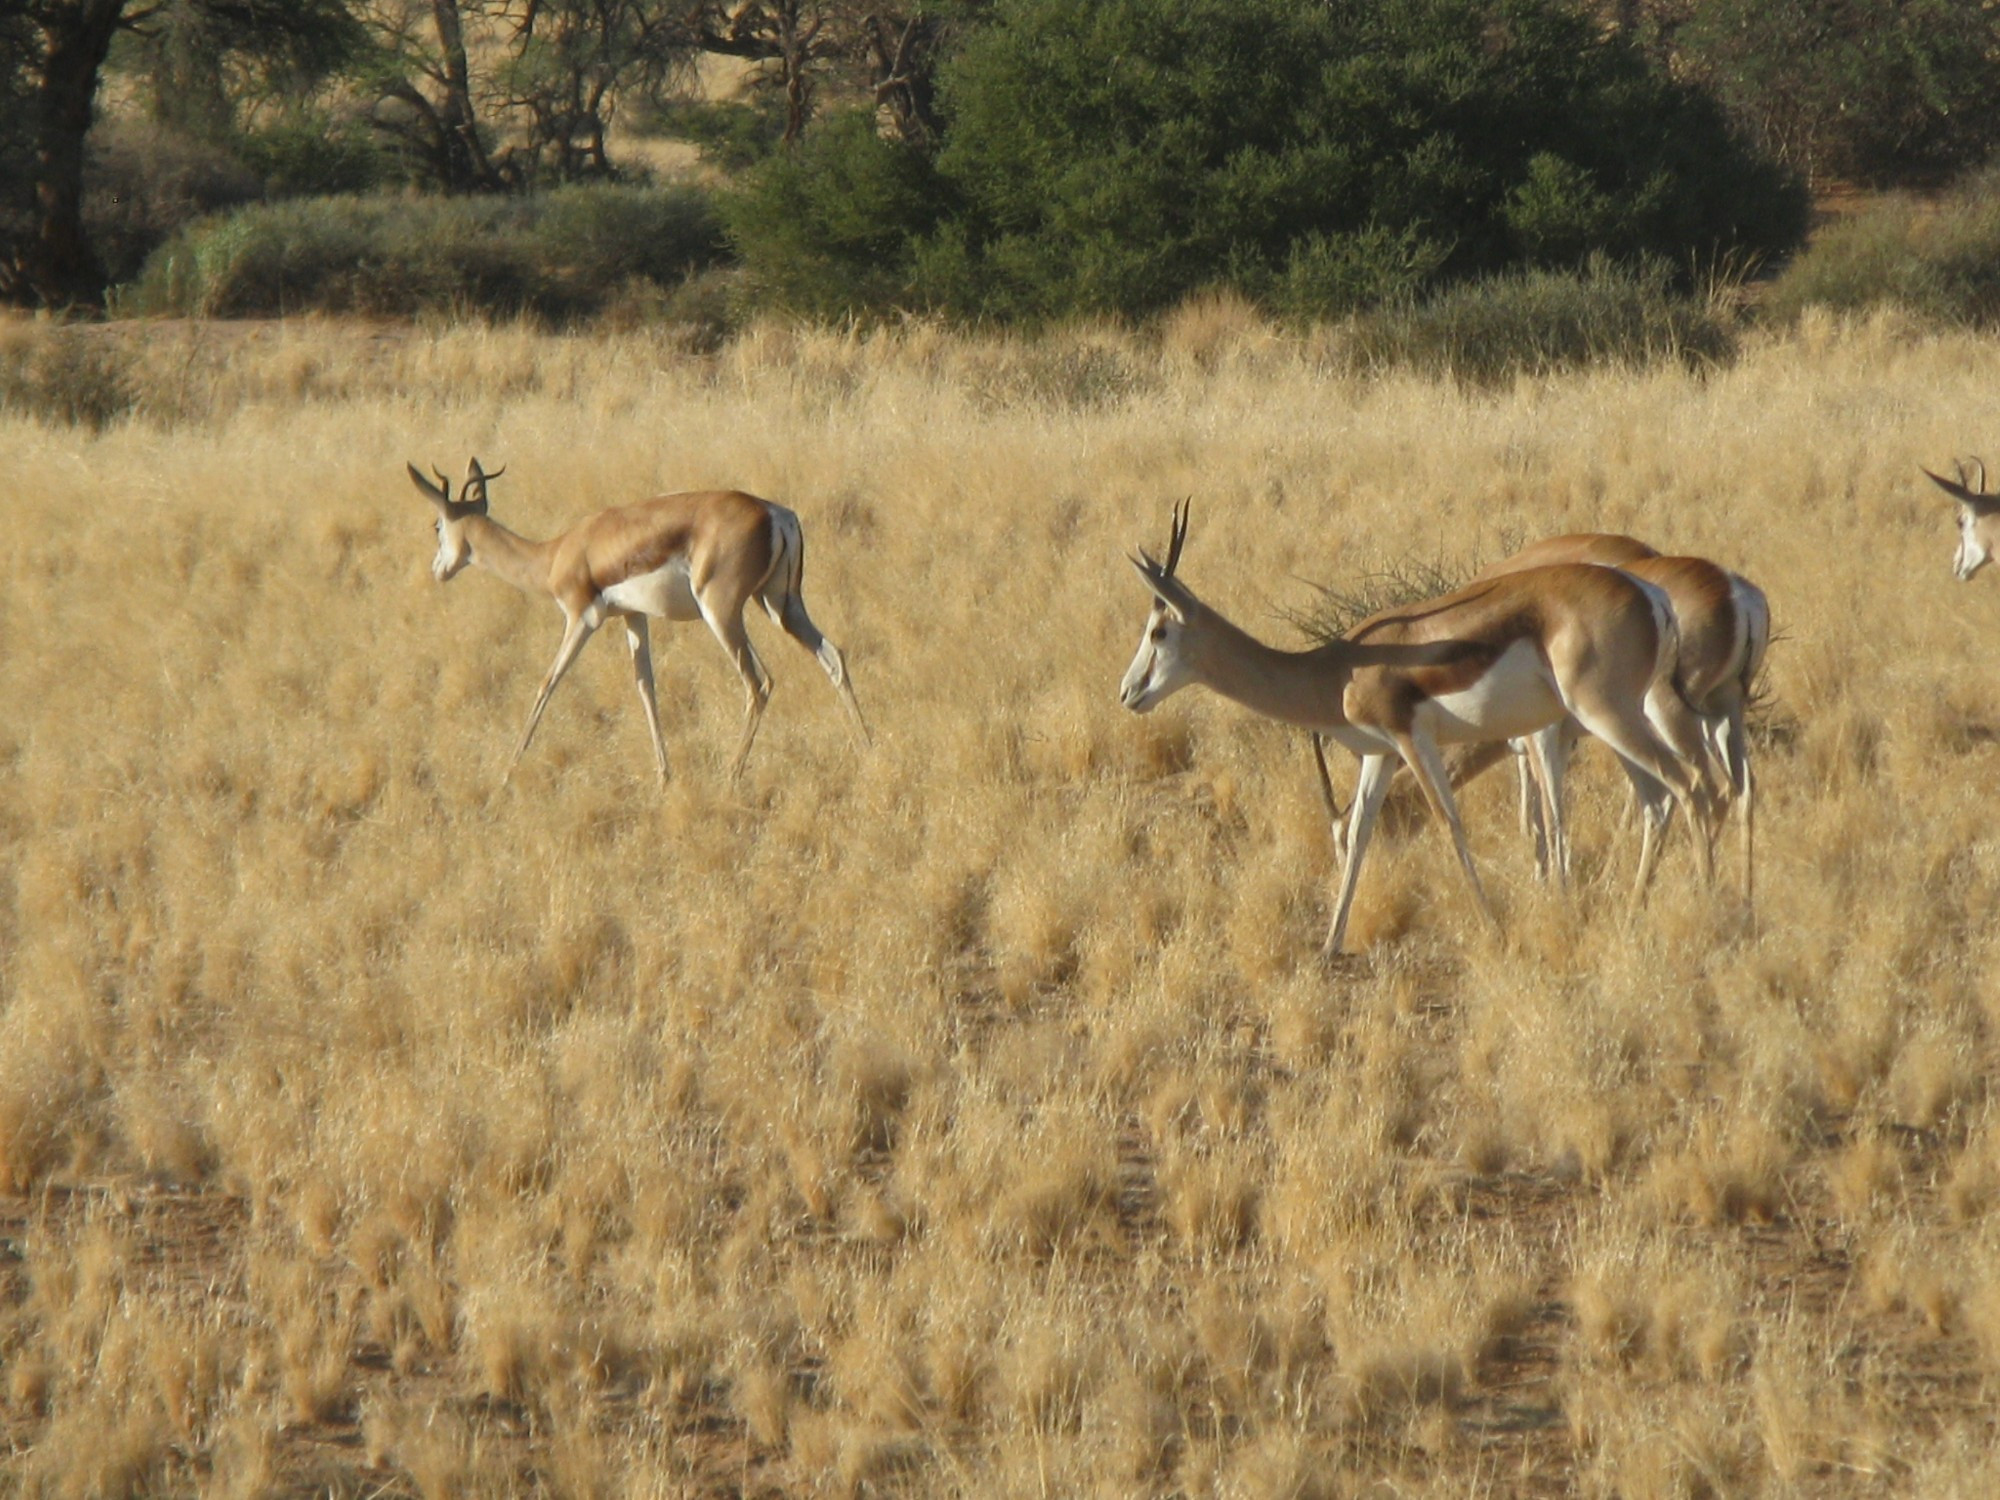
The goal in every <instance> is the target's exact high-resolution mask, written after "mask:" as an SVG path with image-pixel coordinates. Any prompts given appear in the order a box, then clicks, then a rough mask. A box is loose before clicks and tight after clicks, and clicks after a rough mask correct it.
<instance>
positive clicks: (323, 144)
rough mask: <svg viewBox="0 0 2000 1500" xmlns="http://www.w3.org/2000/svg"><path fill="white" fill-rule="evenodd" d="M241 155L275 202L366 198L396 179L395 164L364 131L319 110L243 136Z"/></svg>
mask: <svg viewBox="0 0 2000 1500" xmlns="http://www.w3.org/2000/svg"><path fill="white" fill-rule="evenodd" d="M238 151H239V153H240V154H241V156H242V158H243V162H244V165H245V166H246V167H248V168H249V169H250V170H251V171H252V172H255V173H256V174H257V176H258V177H260V178H261V179H262V180H263V184H264V192H265V194H266V195H267V196H269V197H272V198H311V197H324V196H327V195H329V194H334V193H365V192H367V191H368V190H369V189H370V188H373V187H379V186H382V185H383V184H384V183H386V182H387V181H389V179H390V178H391V176H392V175H393V161H392V158H391V157H390V156H389V154H388V153H387V152H386V151H384V150H383V148H382V145H381V143H380V142H379V141H378V140H377V139H376V138H375V137H374V135H373V134H372V133H371V132H370V131H369V130H368V128H367V127H366V126H365V125H363V124H361V123H360V122H358V121H352V120H339V119H334V118H332V117H330V116H328V115H325V114H321V113H319V112H318V111H314V110H303V109H302V110H296V111H293V112H291V113H289V114H287V115H285V116H284V117H283V118H281V119H279V120H277V121H275V122H274V123H272V124H271V125H269V126H266V127H263V128H260V129H255V130H250V131H246V132H244V134H243V135H242V136H241V137H240V138H239V140H238Z"/></svg>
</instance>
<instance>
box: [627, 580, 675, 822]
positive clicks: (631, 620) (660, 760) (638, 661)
mask: <svg viewBox="0 0 2000 1500" xmlns="http://www.w3.org/2000/svg"><path fill="white" fill-rule="evenodd" d="M651 636H652V631H651V628H650V622H649V621H648V620H647V619H646V617H645V616H644V615H627V616H625V641H626V644H627V645H629V646H630V647H631V648H632V679H633V681H634V682H635V683H637V684H638V688H639V702H640V704H641V706H642V707H644V708H645V710H646V727H647V728H648V729H649V730H651V731H652V734H653V760H654V763H655V764H657V765H658V766H659V768H660V781H661V784H662V785H664V784H665V783H666V779H667V741H666V736H664V735H663V734H661V733H660V700H659V698H658V697H657V696H656V695H655V693H654V691H653V646H652V640H651Z"/></svg>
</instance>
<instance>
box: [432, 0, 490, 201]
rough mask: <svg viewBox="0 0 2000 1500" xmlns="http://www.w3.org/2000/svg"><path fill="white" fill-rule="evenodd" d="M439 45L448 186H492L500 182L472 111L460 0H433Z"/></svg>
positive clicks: (433, 16)
mask: <svg viewBox="0 0 2000 1500" xmlns="http://www.w3.org/2000/svg"><path fill="white" fill-rule="evenodd" d="M431 16H432V19H433V20H434V21H435V22H436V24H437V34H438V45H439V46H440V47H441V48H443V50H444V108H443V109H441V110H440V111H438V114H439V116H440V117H441V118H440V123H441V125H442V134H443V140H442V141H441V142H440V143H439V144H440V146H441V147H442V149H443V153H444V162H443V166H444V176H445V186H446V187H448V188H452V189H463V188H491V187H494V186H496V185H497V184H498V178H496V177H495V176H494V173H493V163H492V162H490V161H488V160H487V158H486V148H485V147H484V146H483V145H481V144H480V140H479V122H478V120H477V118H475V116H474V115H473V112H472V69H471V66H470V65H469V64H468V63H467V62H466V58H465V28H464V26H463V25H462V24H461V23H460V21H459V15H458V0H431Z"/></svg>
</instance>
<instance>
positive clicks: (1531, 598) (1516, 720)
mask: <svg viewBox="0 0 2000 1500" xmlns="http://www.w3.org/2000/svg"><path fill="white" fill-rule="evenodd" d="M1187 526H1188V513H1187V504H1186V502H1183V503H1182V504H1181V505H1180V506H1178V507H1177V508H1176V509H1175V512H1174V522H1173V531H1172V536H1171V540H1170V542H1169V544H1168V548H1167V560H1166V563H1165V564H1164V565H1162V564H1160V563H1157V562H1155V561H1154V560H1153V559H1152V557H1151V556H1149V555H1148V554H1146V553H1144V552H1140V553H1139V554H1137V555H1136V556H1134V557H1133V558H1132V559H1131V561H1132V566H1133V567H1134V568H1136V569H1137V570H1138V573H1139V577H1140V578H1141V579H1142V580H1143V581H1144V582H1145V584H1146V587H1147V588H1148V589H1150V590H1151V591H1152V594H1153V605H1152V609H1151V610H1150V611H1149V613H1148V614H1147V617H1146V626H1145V630H1144V631H1143V633H1142V634H1141V635H1140V638H1139V649H1138V652H1137V654H1136V655H1135V656H1134V657H1133V658H1132V665H1131V666H1130V667H1129V668H1128V669H1127V670H1126V673H1125V680H1124V683H1123V685H1122V687H1121V688H1120V693H1119V696H1120V698H1121V700H1122V701H1123V703H1124V704H1125V706H1126V707H1127V708H1129V709H1131V710H1133V711H1134V712H1135V713H1146V712H1148V711H1149V710H1151V709H1152V708H1154V707H1155V706H1157V705H1158V704H1159V703H1160V702H1161V701H1162V700H1164V699H1166V698H1167V697H1169V696H1170V695H1171V694H1173V693H1175V692H1178V691H1179V690H1180V689H1181V688H1183V687H1186V686H1188V685H1190V684H1192V683H1200V684H1203V685H1204V686H1206V687H1208V688H1210V689H1211V690H1213V691H1215V692H1217V693H1220V694H1222V696H1224V697H1225V698H1229V699H1231V700H1233V701H1234V702H1237V703H1240V704H1242V705H1243V706H1244V707H1245V708H1248V709H1251V710H1252V711H1254V712H1256V713H1260V714H1264V715H1266V716H1268V717H1270V718H1274V719H1278V720H1281V721H1283V722H1285V723H1288V724H1296V725H1299V726H1301V727H1302V728H1305V729H1309V730H1313V731H1315V732H1317V733H1319V734H1323V735H1326V736H1328V737H1330V738H1332V739H1335V740H1338V741H1339V742H1340V743H1341V744H1343V745H1345V746H1346V747H1347V748H1348V749H1349V750H1351V751H1353V752H1354V753H1355V754H1356V755H1357V756H1359V757H1360V759H1361V777H1360V781H1359V783H1358V785H1357V787H1356V789H1355V794H1354V806H1353V810H1352V813H1351V814H1350V819H1349V826H1348V833H1347V839H1346V848H1345V851H1344V858H1343V861H1342V867H1341V873H1340V891H1339V895H1338V897H1337V899H1336V901H1335V904H1334V911H1333V918H1332V921H1331V923H1330V925H1329V927H1328V930H1327V936H1326V943H1325V946H1324V949H1323V952H1324V953H1325V954H1327V955H1328V956H1331V955H1333V954H1336V953H1338V952H1339V951H1340V948H1341V944H1342V941H1343V939H1344V938H1345V936H1346V932H1347V919H1348V914H1349V912H1350V910H1351V909H1352V907H1353V902H1354V891H1355V885H1356V882H1357V880H1358V878H1359V876H1360V872H1361V861H1362V859H1363V858H1364V857H1365V855H1366V854H1367V851H1368V839H1369V835H1370V834H1371V833H1372V832H1373V830H1374V826H1375V820H1376V816H1377V814H1378V813H1379V812H1380V811H1381V808H1382V799H1383V797H1384V795H1385V794H1386V793H1387V791H1388V789H1389V778H1390V776H1391V774H1392V773H1393V771H1394V769H1395V765H1396V762H1397V760H1400V761H1401V763H1402V764H1404V765H1406V766H1408V767H1409V769H1410V772H1411V774H1412V775H1413V776H1414V777H1415V778H1416V781H1417V785H1418V786H1419V787H1420V788H1421V789H1422V790H1423V794H1424V799H1425V801H1427V802H1428V803H1429V804H1430V807H1431V810H1432V811H1433V812H1434V813H1435V814H1436V815H1437V817H1438V818H1439V819H1440V820H1441V821H1442V822H1443V823H1444V824H1445V826H1446V827H1447V828H1448V829H1450V831H1451V837H1452V844H1453V847H1454V848H1455V850H1456V851H1457V854H1458V862H1459V865H1460V867H1461V868H1462V869H1463V870H1464V871H1465V877H1466V880H1467V882H1468V884H1470V885H1471V887H1472V894H1473V897H1474V899H1475V900H1476V901H1477V903H1478V905H1479V908H1480V910H1481V911H1482V912H1483V913H1485V915H1486V916H1487V918H1488V920H1492V916H1493V913H1492V907H1491V906H1490V904H1489V903H1488V902H1487V899H1486V893H1485V890H1484V888H1483V887H1482V886H1481V885H1480V882H1479V872H1478V871H1477V870H1476V869H1475V868H1474V867H1473V863H1472V853H1471V851H1470V849H1469V848H1468V847H1467V846H1466V841H1465V829H1464V826H1463V824H1462V823H1461V822H1460V821H1459V816H1458V808H1457V805H1456V803H1455V802H1454V801H1453V800H1452V794H1451V786H1450V782H1449V779H1448V778H1447V776H1446V774H1445V769H1444V763H1443V760H1442V758H1441V756H1440V754H1439V748H1438V747H1439V746H1440V745H1448V744H1462V743H1469V742H1480V741H1486V740H1507V739H1516V738H1522V737H1527V736H1533V737H1534V739H1533V746H1534V753H1536V754H1537V755H1539V754H1541V753H1542V752H1543V751H1544V749H1545V748H1546V746H1547V745H1548V743H1549V740H1550V737H1549V736H1546V735H1543V734H1542V733H1541V731H1543V730H1546V729H1548V728H1550V727H1551V726H1555V725H1559V724H1560V723H1562V722H1563V720H1564V719H1566V718H1567V717H1568V716H1570V715H1575V716H1576V718H1577V719H1578V720H1579V721H1581V722H1582V723H1583V724H1584V725H1585V727H1586V728H1588V729H1589V730H1590V732H1591V733H1592V734H1595V735H1597V736H1598V737H1599V738H1600V739H1602V740H1603V741H1604V742H1605V743H1606V744H1608V745H1610V746H1611V747H1612V749H1613V750H1615V751H1616V752H1617V753H1618V754H1619V756H1620V757H1621V758H1623V759H1624V760H1626V761H1627V762H1628V763H1629V764H1631V765H1633V766H1634V767H1635V768H1636V772H1637V774H1636V775H1635V777H1634V781H1635V784H1636V783H1641V782H1643V784H1644V785H1645V786H1646V787H1647V788H1648V801H1647V804H1646V810H1647V815H1648V816H1647V839H1646V844H1645V847H1644V848H1643V849H1642V851H1641V855H1640V865H1639V874H1638V879H1637V881H1636V882H1635V884H1634V887H1633V893H1632V894H1633V903H1634V905H1635V906H1636V905H1637V903H1638V902H1639V901H1640V900H1641V899H1643V897H1644V895H1645V891H1646V886H1647V883H1648V881H1649V880H1650V879H1651V877H1652V872H1653V864H1654V861H1655V859H1656V857H1657V853H1658V844H1657V834H1658V833H1660V832H1662V831H1664V829H1665V827H1666V824H1667V822H1668V820H1669V818H1670V817H1671V816H1672V812H1673V807H1674V804H1675V803H1676V802H1678V801H1685V800H1688V799H1689V798H1691V797H1692V796H1693V795H1694V792H1695V786H1696V782H1695V778H1694V775H1693V773H1692V772H1691V771H1690V770H1689V768H1688V766H1687V765H1686V764H1685V763H1683V762H1682V761H1681V760H1680V759H1679V758H1678V757H1677V756H1676V755H1675V754H1674V753H1673V751H1672V750H1670V749H1669V748H1668V747H1667V745H1666V744H1664V743H1663V742H1662V741H1661V739H1660V737H1659V735H1658V734H1657V732H1656V731H1655V730H1654V728H1653V726H1652V724H1651V723H1650V722H1649V720H1648V712H1649V709H1652V710H1653V711H1655V712H1658V713H1661V714H1665V715H1669V716H1671V715H1672V714H1673V713H1675V712H1676V711H1678V712H1679V713H1680V714H1682V715H1685V714H1686V713H1687V710H1686V707H1685V705H1681V704H1679V701H1678V694H1676V693H1675V692H1674V689H1673V685H1672V681H1671V669H1672V665H1673V661H1674V650H1675V640H1674V625H1673V618H1672V616H1671V615H1670V614H1669V613H1668V611H1667V609H1666V606H1665V604H1664V602H1663V601H1662V600H1661V599H1660V597H1659V596H1658V594H1657V593H1656V592H1655V591H1654V590H1651V589H1648V588H1647V587H1645V586H1644V585H1642V584H1640V583H1638V582H1637V581H1636V580H1634V579H1631V578H1628V577H1627V576H1625V575H1624V574H1622V573H1619V572H1616V571H1614V570H1612V569H1609V568H1593V567H1587V566H1581V565H1577V564H1568V565H1559V566H1553V567H1546V568H1536V569H1533V570H1531V571H1528V572H1524V573H1514V574H1509V575H1507V576H1505V577H1501V578H1493V579H1489V580H1487V581H1485V582H1483V583H1476V584H1472V585H1470V586H1468V587H1466V588H1463V589H1459V590H1457V591H1456V592H1454V593H1450V594H1447V595H1445V596H1444V597H1442V598H1439V599H1432V600H1429V601H1427V602H1425V603H1421V604H1410V605H1399V606H1396V607H1394V608H1391V609H1386V610H1383V611H1380V612H1379V613H1377V614H1374V615H1371V616H1370V617H1369V618H1368V619H1366V620H1364V621H1362V622H1361V624H1360V625H1358V626H1356V627H1355V628H1354V629H1353V630H1352V631H1351V632H1349V634H1348V635H1347V636H1346V637H1345V638H1344V639H1337V640H1332V641H1328V642H1326V643H1325V644H1324V645H1321V646H1316V647H1313V648H1311V649H1309V650H1305V651H1284V650H1280V649H1278V648H1277V647H1274V646H1268V645H1265V644H1264V643H1263V642H1261V641H1258V640H1256V639H1255V638H1254V637H1252V636H1251V635H1249V634H1248V633H1247V632H1245V631H1244V630H1242V629H1240V628H1239V627H1237V626H1236V625H1234V624H1232V623H1231V622H1230V621H1229V620H1227V619H1225V618H1224V617H1223V616H1222V615H1221V614H1220V613H1218V612H1217V611H1215V610H1213V609H1211V608H1209V607H1208V606H1207V605H1205V604H1203V603H1202V602H1201V600H1200V599H1198V598H1196V597H1195V594H1194V592H1193V590H1191V589H1189V588H1188V586H1187V585H1186V584H1185V583H1182V582H1181V581H1180V579H1179V578H1177V577H1176V576H1175V569H1176V567H1177V566H1178V565H1179V563H1180V558H1181V552H1182V548H1183V545H1184V544H1185V542H1186V540H1187ZM1655 700H1661V701H1660V703H1659V705H1658V707H1657V708H1654V703H1655ZM1549 816H1550V818H1551V820H1552V821H1555V820H1559V819H1560V816H1561V812H1560V808H1559V806H1554V805H1552V806H1551V808H1550V812H1549Z"/></svg>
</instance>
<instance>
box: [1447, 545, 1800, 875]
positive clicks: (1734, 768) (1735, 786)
mask: <svg viewBox="0 0 2000 1500" xmlns="http://www.w3.org/2000/svg"><path fill="white" fill-rule="evenodd" d="M1552 562H1565V563H1594V564H1596V565H1598V566H1600V567H1612V568H1617V569H1618V570H1620V571H1621V572H1624V573H1627V574H1629V575H1631V576H1632V577H1634V578H1637V579H1639V580H1640V581H1641V582H1642V583H1646V584H1649V585H1651V586H1652V587H1654V588H1656V589H1658V590H1660V591H1661V592H1662V593H1663V594H1665V595H1666V597H1667V602H1668V604H1669V605H1670V606H1671V607H1672V609H1673V613H1674V623H1675V626H1676V628H1677V630H1678V633H1679V636H1680V654H1679V658H1678V660H1677V662H1676V664H1675V668H1674V676H1675V682H1676V685H1677V686H1678V687H1679V689H1680V691H1681V693H1682V695H1683V696H1684V697H1685V698H1686V699H1687V702H1688V704H1689V706H1690V707H1691V708H1693V710H1694V712H1695V714H1696V715H1697V716H1698V717H1699V719H1700V724H1701V729H1702V734H1703V737H1704V740H1705V742H1706V744H1705V747H1704V748H1705V749H1706V751H1707V752H1708V753H1712V754H1713V755H1714V757H1715V759H1716V761H1717V763H1718V764H1719V765H1720V766H1721V768H1722V772H1723V777H1724V786H1725V788H1726V797H1725V800H1724V801H1723V802H1722V803H1721V805H1720V807H1719V808H1718V809H1717V812H1716V816H1715V818H1714V820H1713V822H1712V823H1711V825H1710V828H1709V830H1708V831H1709V834H1710V836H1711V837H1712V836H1713V833H1714V832H1715V831H1716V830H1717V829H1719V827H1720V822H1721V819H1722V817H1724V816H1726V815H1727V813H1728V811H1729V809H1730V808H1731V807H1732V806H1734V805H1735V804H1737V803H1741V804H1742V820H1743V899H1744V903H1745V904H1746V905H1754V901H1755V886H1754V882H1753V868H1754V860H1753V854H1754V843H1755V836H1756V835H1755V825H1756V782H1755V779H1754V777H1753V776H1752V774H1751V770H1750V741H1749V734H1748V731H1747V728H1746V724H1745V718H1746V715H1747V712H1748V710H1749V706H1750V702H1751V699H1752V697H1753V695H1754V691H1755V685H1756V681H1757V674H1758V673H1759V672H1760V671H1762V670H1763V665H1764V653H1765V651H1766V649H1767V648H1768V647H1769V646H1770V643H1771V605H1770V601H1769V600H1768V599H1766V598H1765V597H1764V591H1763V590H1762V589H1760V588H1758V587H1757V585H1755V584H1754V583H1752V582H1750V580H1749V579H1747V578H1744V577H1743V576H1741V575H1740V574H1737V573H1731V572H1729V571H1727V570H1726V569H1723V568H1720V567H1717V566H1716V565H1715V564H1714V563H1712V562H1709V561H1707V560H1706V559H1704V558H1699V557H1662V556H1660V555H1659V554H1658V553H1657V552H1655V551H1654V550H1653V549H1652V548H1651V547H1648V546H1647V545H1646V544H1645V543H1644V542H1641V541H1638V540H1636V539H1635V538H1633V537H1629V536H1620V535H1616V534H1613V533H1595V532H1582V533H1578V534H1575V535H1571V536H1556V537H1545V538H1543V539H1542V540H1541V541H1539V542H1535V543H1533V544H1531V545H1529V546H1527V547H1524V548H1522V549H1521V550H1520V551H1519V552H1517V553H1515V554H1514V555H1513V556H1512V557H1509V558H1504V559H1502V560H1501V561H1500V562H1497V563H1495V564H1493V565H1492V566H1491V567H1489V568H1487V569H1486V570H1485V571H1484V572H1482V573H1481V574H1479V577H1481V578H1497V577H1501V576H1503V575H1505V574H1508V573H1515V572H1521V571H1523V570H1525V569H1528V568H1534V567H1541V566H1546V565H1547V564H1549V563H1552ZM1663 732H1665V733H1667V734H1669V735H1670V734H1671V726H1663ZM1579 733H1580V729H1579V727H1578V726H1577V725H1575V724H1574V723H1571V724H1567V725H1565V726H1563V728H1562V730H1561V734H1562V737H1563V744H1562V746H1561V748H1560V751H1559V752H1558V753H1559V755H1566V754H1567V751H1568V750H1569V748H1570V746H1571V745H1572V744H1573V743H1574V741H1575V739H1576V737H1577V735H1578V734H1579ZM1675 749H1676V750H1677V751H1680V752H1681V753H1682V754H1683V755H1686V754H1687V753H1688V751H1687V748H1686V747H1684V746H1680V745H1676V746H1675ZM1476 769H1477V768H1471V767H1468V768H1466V772H1467V774H1471V773H1474V772H1476ZM1522 775H1523V777H1524V785H1523V789H1522V807H1523V811H1524V813H1526V812H1530V810H1532V809H1534V808H1536V807H1537V805H1538V804H1537V802H1536V799H1534V798H1532V797H1531V796H1529V794H1528V791H1527V788H1526V786H1525V777H1526V775H1527V767H1526V765H1525V764H1524V765H1523V768H1522ZM1461 779H1463V777H1461ZM1530 828H1531V829H1532V831H1533V833H1534V835H1535V841H1536V857H1537V859H1538V860H1546V859H1547V858H1548V857H1549V855H1550V853H1553V857H1554V860H1555V863H1556V867H1557V869H1558V870H1559V871H1562V870H1566V868H1567V866H1568V863H1569V851H1568V850H1567V849H1566V848H1556V849H1554V850H1553V851H1549V850H1548V849H1547V847H1546V846H1547V835H1546V834H1545V832H1544V829H1543V828H1542V826H1541V825H1540V823H1539V822H1538V821H1536V820H1534V819H1533V818H1532V816H1531V817H1530Z"/></svg>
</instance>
